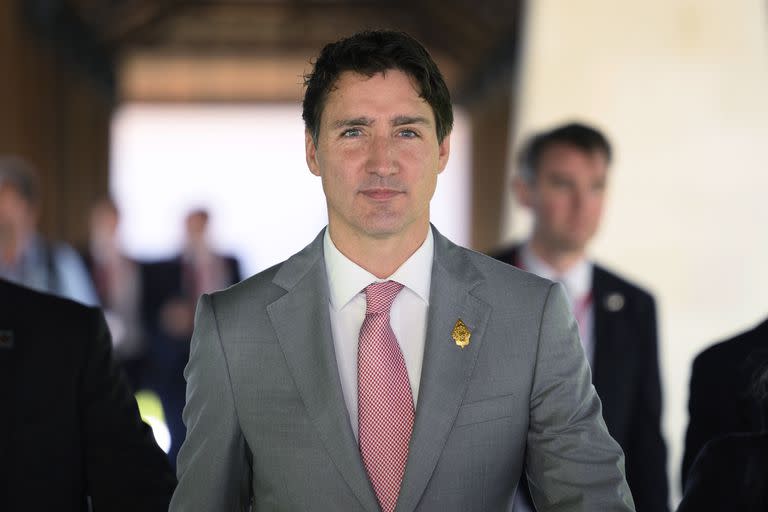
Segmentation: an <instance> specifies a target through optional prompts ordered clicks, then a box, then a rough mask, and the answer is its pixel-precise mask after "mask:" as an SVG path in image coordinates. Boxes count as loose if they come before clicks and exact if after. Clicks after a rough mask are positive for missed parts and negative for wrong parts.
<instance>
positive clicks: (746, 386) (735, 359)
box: [682, 318, 768, 510]
mask: <svg viewBox="0 0 768 512" xmlns="http://www.w3.org/2000/svg"><path fill="white" fill-rule="evenodd" d="M767 363H768V318H766V319H765V320H764V321H763V322H762V323H761V324H759V325H757V326H756V327H754V328H753V329H751V330H749V331H747V332H743V333H741V334H739V335H738V336H735V337H733V338H731V339H729V340H726V341H722V342H720V343H717V344H715V345H713V346H711V347H709V348H707V349H706V350H704V351H703V352H701V353H700V354H699V355H698V356H696V359H694V361H693V368H692V370H691V384H690V394H689V399H688V413H689V423H688V431H687V433H686V436H685V453H684V455H683V471H682V473H683V474H682V477H683V488H687V487H688V479H689V473H690V471H691V467H692V465H693V462H694V460H696V457H697V456H698V455H699V452H701V450H702V448H703V447H704V446H705V445H706V444H707V442H709V441H710V440H712V439H715V438H717V437H720V436H723V435H725V434H730V433H735V432H759V431H763V430H766V429H768V424H766V422H765V420H766V415H765V411H764V408H763V407H762V406H761V404H760V402H758V401H757V400H755V398H754V396H755V395H754V393H752V387H753V382H754V379H755V375H757V374H759V372H761V370H762V369H763V368H764V366H765V365H766V364H767ZM762 382H765V375H763V381H762ZM734 510H735V509H734Z"/></svg>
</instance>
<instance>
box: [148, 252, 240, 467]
mask: <svg viewBox="0 0 768 512" xmlns="http://www.w3.org/2000/svg"><path fill="white" fill-rule="evenodd" d="M220 257H221V258H222V260H223V263H224V268H225V270H226V274H227V275H226V277H227V279H228V281H229V282H228V283H227V285H230V284H234V283H237V282H238V281H240V280H241V279H242V276H241V274H240V265H239V263H238V261H237V259H236V258H234V257H232V256H225V255H221V256H220ZM185 269H186V264H185V263H184V260H183V258H182V256H176V257H174V258H170V259H167V260H161V261H156V262H151V263H144V264H143V265H142V266H141V274H142V298H141V302H142V306H141V309H142V315H141V316H142V321H143V324H144V329H145V332H146V336H147V345H148V346H147V351H146V362H145V365H144V370H143V373H142V376H141V384H142V386H144V387H147V388H149V389H152V390H154V391H155V392H157V394H158V395H159V396H160V399H161V401H162V404H163V409H164V412H165V420H166V423H167V424H168V429H169V430H170V433H171V449H170V452H169V453H168V457H169V459H170V460H171V464H172V465H174V466H175V464H176V456H177V454H178V451H179V448H180V447H181V443H182V442H183V441H184V437H185V433H186V428H185V427H184V423H183V422H182V419H181V413H182V411H183V409H184V402H185V394H184V393H185V390H186V386H187V384H186V381H185V380H184V367H185V366H186V365H187V360H189V341H190V339H191V338H192V330H191V325H190V331H189V332H187V333H184V334H183V335H181V336H178V335H175V334H172V333H169V332H168V331H167V330H166V329H165V328H164V327H163V323H162V318H161V315H162V311H163V307H164V306H165V305H166V304H167V303H168V302H169V301H175V300H181V301H186V302H188V304H189V309H190V315H192V314H193V313H194V308H195V304H196V303H197V299H198V297H197V296H196V295H195V292H194V291H193V290H192V289H191V286H190V283H189V281H188V279H187V278H188V276H187V275H186V270H185ZM211 291H212V290H211Z"/></svg>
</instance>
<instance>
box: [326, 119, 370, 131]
mask: <svg viewBox="0 0 768 512" xmlns="http://www.w3.org/2000/svg"><path fill="white" fill-rule="evenodd" d="M372 124H373V119H370V118H368V117H355V118H353V119H339V120H338V121H334V122H333V128H344V127H347V126H371V125H372Z"/></svg>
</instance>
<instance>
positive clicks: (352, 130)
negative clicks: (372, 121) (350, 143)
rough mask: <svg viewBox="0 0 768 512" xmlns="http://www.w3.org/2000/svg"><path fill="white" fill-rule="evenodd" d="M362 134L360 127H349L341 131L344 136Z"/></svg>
mask: <svg viewBox="0 0 768 512" xmlns="http://www.w3.org/2000/svg"><path fill="white" fill-rule="evenodd" d="M361 134H362V131H361V130H360V128H349V129H347V130H344V131H343V132H341V136H342V137H357V136H359V135H361Z"/></svg>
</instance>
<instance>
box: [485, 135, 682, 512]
mask: <svg viewBox="0 0 768 512" xmlns="http://www.w3.org/2000/svg"><path fill="white" fill-rule="evenodd" d="M611 157H612V150H611V146H610V143H609V141H608V139H607V138H606V137H605V135H603V134H602V133H601V132H600V131H599V130H597V129H595V128H594V127H591V126H587V125H585V124H580V123H570V124H565V125H562V126H557V127H555V128H553V129H551V130H549V131H546V132H543V133H540V134H537V135H535V136H533V137H531V138H530V139H529V140H528V141H527V142H526V144H525V145H524V147H523V150H522V152H521V158H520V172H519V174H518V175H517V176H516V177H515V179H514V191H515V193H516V196H517V199H518V201H519V202H520V204H522V205H523V206H525V207H527V208H529V209H530V211H531V212H532V214H533V218H534V219H533V232H532V233H531V235H530V238H529V239H528V240H527V241H526V242H524V243H522V244H517V245H514V246H512V247H509V248H507V249H505V250H502V251H500V252H498V253H496V254H494V256H495V257H496V258H497V259H499V260H501V261H504V262H506V263H509V264H512V265H515V266H517V267H519V268H522V269H524V270H527V271H528V272H532V273H534V274H537V275H540V276H542V277H546V278H547V279H551V280H553V281H559V282H561V283H563V285H564V286H565V289H566V292H567V294H568V298H569V302H570V306H571V308H572V311H573V314H574V316H575V317H576V320H577V322H578V325H579V334H580V337H581V342H582V345H583V347H584V352H585V353H586V356H587V358H588V359H589V361H590V365H591V369H592V377H593V383H594V385H595V388H596V389H597V394H598V396H599V397H600V400H601V401H602V404H603V417H604V418H605V423H606V425H607V426H608V431H609V432H610V433H611V435H612V436H613V438H614V439H616V441H618V442H619V444H620V445H621V447H622V448H623V450H624V454H625V457H626V472H627V482H628V483H629V487H630V489H631V490H632V496H633V497H634V499H635V506H636V507H637V510H638V512H663V511H666V510H668V484H667V471H666V446H665V443H664V439H663V437H662V434H661V408H662V397H661V384H660V377H659V362H658V341H657V326H656V306H655V302H654V299H653V297H652V296H651V295H650V294H649V293H648V292H647V291H645V290H643V289H641V288H640V287H638V286H636V285H635V284H632V283H630V282H629V281H627V280H626V279H624V278H622V277H620V276H618V275H617V274H616V273H614V272H612V271H610V270H608V269H606V268H605V267H603V266H602V265H599V264H597V263H595V262H593V261H592V260H591V259H590V258H589V255H588V253H587V248H588V245H589V242H590V241H591V240H592V239H593V237H594V236H595V233H596V232H597V229H598V227H599V225H600V220H601V217H602V213H603V203H604V199H605V193H606V186H607V182H608V175H609V166H610V163H611ZM523 484H525V482H523ZM522 487H523V492H521V493H519V495H518V496H519V497H518V500H517V501H518V504H517V506H516V509H515V510H516V511H525V510H534V509H533V507H532V505H531V503H530V500H529V499H528V497H527V495H526V489H525V487H526V486H525V485H523V486H522Z"/></svg>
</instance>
